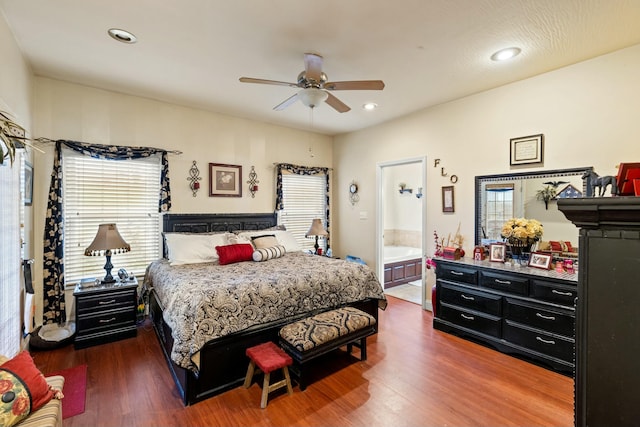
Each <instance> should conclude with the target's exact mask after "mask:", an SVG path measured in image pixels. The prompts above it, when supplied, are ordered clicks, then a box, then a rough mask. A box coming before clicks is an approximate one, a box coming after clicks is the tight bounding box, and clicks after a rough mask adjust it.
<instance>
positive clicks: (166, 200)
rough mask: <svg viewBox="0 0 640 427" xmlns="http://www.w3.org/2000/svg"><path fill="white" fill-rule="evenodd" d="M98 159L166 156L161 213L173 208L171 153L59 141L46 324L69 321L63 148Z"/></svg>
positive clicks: (49, 220)
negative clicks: (67, 310) (65, 261)
mask: <svg viewBox="0 0 640 427" xmlns="http://www.w3.org/2000/svg"><path fill="white" fill-rule="evenodd" d="M63 145H64V146H65V147H67V148H69V149H71V150H74V151H76V152H78V153H82V154H84V155H86V156H91V157H93V158H96V159H108V160H132V159H140V158H143V157H149V156H152V155H155V154H158V153H160V154H161V155H162V171H161V173H160V194H159V205H158V212H167V211H169V209H170V208H171V190H170V186H169V162H168V160H167V152H166V151H165V150H160V149H157V148H149V147H124V146H114V145H99V144H88V143H85V142H76V141H65V140H58V141H56V149H55V157H54V161H53V171H52V172H51V185H50V188H49V201H48V203H47V217H46V220H45V225H44V264H43V295H44V298H43V299H44V305H43V323H44V324H47V323H63V322H65V321H66V318H67V315H66V306H65V298H64V263H63V259H64V258H63V257H64V253H63V248H64V245H63V238H64V222H63V215H62V208H63V201H64V195H63V194H62V167H61V164H62V150H61V149H62V146H63Z"/></svg>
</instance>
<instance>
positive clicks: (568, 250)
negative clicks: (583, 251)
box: [564, 242, 573, 252]
mask: <svg viewBox="0 0 640 427" xmlns="http://www.w3.org/2000/svg"><path fill="white" fill-rule="evenodd" d="M564 244H565V245H567V250H566V252H573V247H572V246H571V242H564Z"/></svg>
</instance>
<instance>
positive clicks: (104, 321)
mask: <svg viewBox="0 0 640 427" xmlns="http://www.w3.org/2000/svg"><path fill="white" fill-rule="evenodd" d="M114 320H116V318H115V317H112V318H111V319H100V321H99V322H100V323H111V322H113V321H114Z"/></svg>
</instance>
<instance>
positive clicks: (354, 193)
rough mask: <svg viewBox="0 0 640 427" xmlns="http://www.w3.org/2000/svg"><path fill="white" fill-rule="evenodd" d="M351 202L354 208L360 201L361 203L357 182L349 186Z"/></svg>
mask: <svg viewBox="0 0 640 427" xmlns="http://www.w3.org/2000/svg"><path fill="white" fill-rule="evenodd" d="M349 201H350V202H351V206H354V205H355V204H356V203H358V201H360V196H359V195H358V184H356V182H355V181H352V182H351V185H349Z"/></svg>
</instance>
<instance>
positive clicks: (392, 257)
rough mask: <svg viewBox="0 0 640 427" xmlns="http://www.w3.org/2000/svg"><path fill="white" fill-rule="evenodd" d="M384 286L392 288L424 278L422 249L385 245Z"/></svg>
mask: <svg viewBox="0 0 640 427" xmlns="http://www.w3.org/2000/svg"><path fill="white" fill-rule="evenodd" d="M383 255H384V257H383V258H384V287H385V288H391V287H394V286H399V285H403V284H405V283H408V282H413V281H414V280H420V279H421V278H422V250H421V249H420V248H412V247H409V246H385V247H384V250H383Z"/></svg>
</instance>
